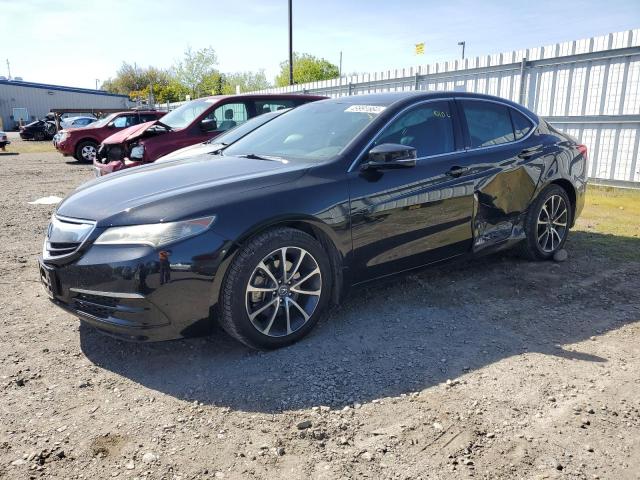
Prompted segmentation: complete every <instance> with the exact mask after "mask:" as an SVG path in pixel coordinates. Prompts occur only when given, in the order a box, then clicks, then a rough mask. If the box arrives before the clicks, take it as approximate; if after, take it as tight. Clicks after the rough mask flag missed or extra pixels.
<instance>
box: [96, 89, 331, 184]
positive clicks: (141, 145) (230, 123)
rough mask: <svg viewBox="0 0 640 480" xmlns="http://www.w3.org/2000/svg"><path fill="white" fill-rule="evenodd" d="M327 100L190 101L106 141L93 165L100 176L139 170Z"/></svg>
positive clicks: (293, 97) (294, 97)
mask: <svg viewBox="0 0 640 480" xmlns="http://www.w3.org/2000/svg"><path fill="white" fill-rule="evenodd" d="M323 98H326V97H320V96H316V95H299V94H290V95H230V96H214V97H204V98H199V99H197V100H192V101H190V102H187V103H185V104H183V105H181V106H179V107H178V108H176V109H175V110H172V111H171V112H169V113H167V114H166V115H165V116H164V117H163V118H162V119H159V120H157V121H155V122H151V123H146V124H144V125H136V126H134V127H131V128H127V129H124V130H122V131H120V132H117V133H115V134H113V135H111V136H110V137H108V138H106V139H105V140H104V141H103V142H102V145H101V146H100V148H99V150H98V153H97V156H96V158H95V160H94V162H93V165H94V167H95V169H96V175H97V176H103V175H106V174H108V173H112V172H116V171H118V170H123V169H125V168H130V167H137V166H140V165H142V164H144V163H151V162H154V161H155V160H156V159H158V158H160V157H162V156H164V155H167V154H169V153H171V152H173V151H175V150H178V149H180V148H184V147H187V146H190V145H195V144H198V143H202V142H205V141H207V140H210V139H212V138H214V137H216V136H218V135H220V134H222V133H224V132H226V131H227V130H230V129H231V128H233V127H236V126H238V125H241V124H243V123H244V122H246V121H247V120H248V119H250V118H253V117H256V116H258V115H261V114H263V113H267V112H273V111H277V110H282V109H286V108H293V107H297V106H298V105H302V104H305V103H308V102H313V101H316V100H320V99H323Z"/></svg>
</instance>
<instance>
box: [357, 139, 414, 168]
mask: <svg viewBox="0 0 640 480" xmlns="http://www.w3.org/2000/svg"><path fill="white" fill-rule="evenodd" d="M417 157H418V151H417V150H416V149H415V148H414V147H411V146H409V145H400V144H398V143H383V144H381V145H376V146H375V147H373V148H372V149H371V150H369V157H368V159H367V161H366V162H364V163H363V164H362V165H361V167H360V169H361V170H378V169H388V168H408V167H415V166H416V158H417Z"/></svg>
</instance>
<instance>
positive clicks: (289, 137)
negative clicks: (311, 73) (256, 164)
mask: <svg viewBox="0 0 640 480" xmlns="http://www.w3.org/2000/svg"><path fill="white" fill-rule="evenodd" d="M383 110H384V107H380V106H376V105H353V104H350V103H338V102H337V101H329V102H314V103H307V104H306V105H302V106H300V107H298V108H296V109H294V110H292V111H291V112H289V113H288V114H287V115H282V116H280V117H278V118H276V119H274V120H273V121H271V122H269V123H267V124H266V125H264V126H262V127H260V128H258V129H257V130H254V131H253V132H251V133H249V134H248V135H247V136H245V137H244V138H242V139H240V140H238V141H237V142H236V143H235V144H233V145H232V146H230V147H228V148H227V149H226V150H225V151H224V155H257V156H265V157H269V156H271V157H284V158H287V159H290V158H291V159H296V158H297V159H301V160H305V161H316V162H320V161H324V160H328V159H330V158H333V157H335V156H336V155H338V154H339V153H340V152H341V151H342V150H343V149H344V148H345V147H346V146H347V145H348V144H349V143H350V142H351V140H353V139H354V138H355V137H356V136H357V135H358V134H359V133H360V132H361V131H362V130H363V129H364V128H365V127H366V126H367V125H369V124H370V123H371V122H372V121H373V120H374V119H375V118H376V117H377V116H378V115H379V114H380V112H382V111H383Z"/></svg>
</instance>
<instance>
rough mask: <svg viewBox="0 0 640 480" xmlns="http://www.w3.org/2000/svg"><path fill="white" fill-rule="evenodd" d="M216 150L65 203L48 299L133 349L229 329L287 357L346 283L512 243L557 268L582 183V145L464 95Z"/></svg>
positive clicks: (340, 103)
mask: <svg viewBox="0 0 640 480" xmlns="http://www.w3.org/2000/svg"><path fill="white" fill-rule="evenodd" d="M207 157H208V156H207V155H199V156H195V157H193V158H191V159H189V160H182V161H179V162H166V163H161V164H155V165H154V164H152V165H145V166H142V167H140V168H139V169H134V170H131V171H124V172H121V173H120V174H118V175H113V176H107V177H104V178H100V179H95V180H93V181H91V182H89V183H87V184H85V185H84V186H82V187H80V188H78V189H77V190H76V191H74V192H73V193H72V194H71V195H69V196H68V197H67V198H66V199H65V200H64V201H62V203H60V204H59V206H58V208H57V211H56V212H55V214H54V216H53V218H52V220H51V223H50V225H49V229H48V233H47V236H46V239H45V243H44V249H43V256H42V258H41V260H40V275H41V278H42V280H43V282H44V285H45V287H46V289H47V291H48V293H49V295H50V296H51V298H52V299H53V300H54V302H55V303H57V304H58V305H60V306H62V307H64V308H66V309H68V310H70V311H71V312H73V313H75V314H76V315H77V316H78V317H80V319H81V320H82V321H83V322H86V323H88V324H91V325H93V326H94V327H96V328H97V329H99V330H101V331H103V332H107V333H109V334H112V335H116V336H119V337H122V338H128V339H135V340H164V339H170V338H177V337H183V336H188V335H193V334H196V333H198V332H201V331H208V328H209V327H210V321H211V319H217V320H218V321H219V322H220V324H221V325H222V326H223V327H224V328H225V330H226V331H227V332H229V334H231V335H232V336H233V337H235V338H236V339H238V340H240V341H241V342H243V343H245V344H247V345H249V346H251V347H255V348H275V347H281V346H283V345H287V344H289V343H291V342H294V341H296V340H298V339H300V338H301V337H303V336H304V335H306V334H307V333H308V332H309V331H310V330H311V328H312V327H313V326H314V325H315V323H316V322H317V321H318V318H319V316H320V315H321V314H322V312H323V310H324V309H325V307H326V306H327V305H328V304H329V303H330V302H337V301H339V299H340V298H342V297H343V296H344V295H345V292H346V290H347V288H348V287H349V286H352V285H356V284H362V283H364V282H368V281H371V280H375V279H377V278H380V277H384V276H387V275H390V274H393V273H398V272H403V271H406V270H409V269H413V268H417V267H422V266H425V265H428V264H432V263H435V262H441V261H443V260H446V259H452V258H457V257H461V256H466V255H477V254H484V253H489V252H495V251H497V250H501V249H505V248H510V247H512V246H516V245H518V246H519V248H520V249H521V251H522V252H523V253H524V254H525V255H526V256H527V257H528V258H531V259H536V260H545V259H550V258H552V257H553V256H554V254H555V253H556V252H558V251H559V250H560V249H562V248H563V246H564V244H565V241H566V239H567V236H568V234H569V229H570V228H571V227H572V226H573V225H574V222H575V219H576V218H577V217H578V216H579V215H580V213H581V211H582V209H583V206H584V194H585V190H586V185H587V181H586V159H587V151H586V148H585V146H584V145H580V144H578V143H577V142H576V141H575V140H574V139H573V138H572V137H570V136H569V135H566V134H564V133H560V132H558V131H557V130H555V129H554V128H553V127H551V126H550V125H549V124H548V123H547V122H546V121H544V120H543V119H541V118H539V117H538V116H537V115H535V114H534V113H532V112H531V111H529V110H527V109H526V108H524V107H522V106H520V105H517V104H515V103H512V102H510V101H508V100H504V99H501V98H497V97H492V96H486V95H479V94H471V93H458V92H450V93H447V92H437V93H436V92H432V93H425V92H398V93H387V94H374V95H361V96H350V97H342V98H337V99H330V100H324V101H319V102H313V103H309V104H306V105H302V106H300V107H298V108H295V109H293V110H292V111H291V112H288V113H286V114H284V115H281V116H280V117H278V118H276V119H274V120H272V121H270V122H269V123H267V124H265V125H263V126H262V127H260V128H258V129H256V130H254V131H253V132H251V133H249V134H248V135H246V136H245V137H244V138H241V139H240V140H238V141H237V142H235V143H234V144H233V145H231V146H229V147H227V148H226V149H224V150H223V152H222V156H221V158H218V159H216V161H215V168H212V162H211V161H210V160H209V159H208V158H207ZM174 265H175V266H176V268H174ZM178 266H179V268H177V267H178ZM187 266H188V268H187ZM372 321H375V319H372ZM365 334H366V333H365Z"/></svg>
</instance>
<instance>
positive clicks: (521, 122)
mask: <svg viewBox="0 0 640 480" xmlns="http://www.w3.org/2000/svg"><path fill="white" fill-rule="evenodd" d="M509 112H510V113H511V122H512V123H513V132H514V133H515V135H516V140H520V139H521V138H522V137H525V136H526V135H527V134H528V133H529V132H530V131H531V129H532V128H533V125H532V123H531V120H529V119H528V118H527V117H525V116H524V115H523V114H521V113H520V112H519V111H517V110H516V109H515V108H510V109H509Z"/></svg>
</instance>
